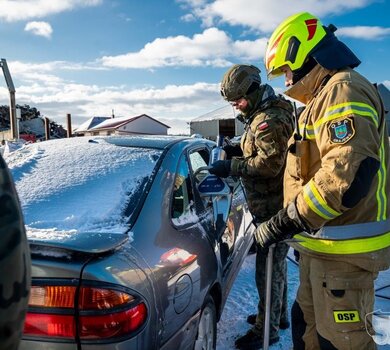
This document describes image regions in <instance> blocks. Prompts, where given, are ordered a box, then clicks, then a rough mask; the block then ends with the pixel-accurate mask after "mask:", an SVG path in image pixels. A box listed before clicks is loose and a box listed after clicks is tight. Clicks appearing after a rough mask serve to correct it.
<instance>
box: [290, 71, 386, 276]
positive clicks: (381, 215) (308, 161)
mask: <svg viewBox="0 0 390 350" xmlns="http://www.w3.org/2000/svg"><path fill="white" fill-rule="evenodd" d="M286 95H288V96H291V97H292V98H294V99H297V100H299V101H301V102H302V103H304V104H306V108H305V109H304V111H303V112H302V113H301V115H300V116H299V133H297V134H298V135H295V139H299V138H300V137H301V138H302V140H300V141H295V140H294V137H293V138H291V139H290V140H289V153H288V156H287V165H286V171H285V179H284V204H285V205H287V203H289V202H291V201H296V205H297V209H298V212H299V214H300V215H301V217H302V218H303V220H304V221H305V223H306V224H307V225H308V226H309V227H310V228H311V229H312V232H311V234H310V235H309V234H306V233H302V234H299V235H296V236H295V238H296V239H298V240H301V242H300V243H298V244H293V246H294V248H295V249H297V250H298V251H301V252H306V253H309V254H311V255H316V256H321V257H325V258H329V259H339V260H341V261H343V260H345V261H348V262H351V259H353V261H354V263H355V264H357V265H359V266H360V267H362V268H365V269H367V270H370V271H378V270H383V269H387V268H388V267H389V262H390V251H389V246H390V218H389V207H390V201H389V200H390V198H389V193H390V187H389V175H390V174H389V166H390V164H389V142H388V135H387V129H386V124H385V116H384V107H383V104H382V102H381V99H380V97H379V95H378V92H377V90H376V88H375V86H374V85H372V84H371V83H370V82H369V81H367V80H366V79H365V78H364V77H362V76H361V75H360V74H359V73H357V72H355V71H354V70H352V69H345V70H340V71H337V72H336V71H329V70H326V69H325V68H323V67H321V66H320V65H317V66H316V67H315V68H314V69H313V70H312V71H311V72H310V73H309V74H308V75H307V76H305V77H304V78H303V79H302V80H301V81H299V82H298V83H296V84H295V85H294V86H293V87H292V88H290V89H289V90H288V91H286Z"/></svg>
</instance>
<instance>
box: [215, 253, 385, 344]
mask: <svg viewBox="0 0 390 350" xmlns="http://www.w3.org/2000/svg"><path fill="white" fill-rule="evenodd" d="M287 266H288V303H289V308H291V305H292V303H293V301H294V300H295V295H296V291H297V288H298V284H299V272H298V266H297V265H295V264H294V263H292V262H291V261H290V260H287ZM254 278H255V255H254V254H253V255H248V257H247V258H246V259H245V262H244V264H243V266H242V268H241V271H240V273H239V275H238V277H237V279H236V281H235V283H234V285H233V288H232V290H231V292H230V295H229V298H228V300H227V302H226V305H225V309H224V311H223V314H222V317H221V320H220V322H219V323H218V336H217V350H232V349H235V347H234V341H235V339H236V338H237V337H238V336H239V335H243V334H245V333H246V332H247V330H249V329H250V327H251V326H250V325H249V324H248V323H247V322H246V317H247V316H248V315H249V314H251V313H255V312H256V310H257V302H258V295H257V290H256V286H255V282H254ZM376 285H377V286H378V285H380V286H384V285H390V270H388V271H386V272H384V273H381V275H380V276H379V278H378V281H377V283H376ZM387 297H390V295H387ZM378 305H380V306H379V307H378ZM378 308H381V310H382V311H383V312H390V300H386V299H381V300H378V299H377V301H376V309H378ZM387 321H389V322H386V324H385V327H386V329H387V331H388V336H387V339H386V338H384V337H382V338H381V340H382V342H384V343H387V344H388V345H381V346H378V350H390V320H389V319H388V320H387ZM386 329H385V330H384V332H386ZM279 335H280V341H279V342H278V343H277V344H274V345H272V346H270V350H276V349H278V350H289V349H292V341H291V328H289V329H286V330H282V331H280V332H279Z"/></svg>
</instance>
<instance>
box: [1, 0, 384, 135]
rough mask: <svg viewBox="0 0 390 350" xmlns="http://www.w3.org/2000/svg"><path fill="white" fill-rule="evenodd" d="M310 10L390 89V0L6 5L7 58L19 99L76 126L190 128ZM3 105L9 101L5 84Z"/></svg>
mask: <svg viewBox="0 0 390 350" xmlns="http://www.w3.org/2000/svg"><path fill="white" fill-rule="evenodd" d="M300 11H309V12H311V13H313V14H315V15H317V16H318V17H320V19H321V20H322V22H323V23H324V24H325V25H328V24H330V23H332V24H334V25H336V26H337V28H338V30H337V32H336V35H337V36H338V37H339V38H340V39H341V40H342V41H344V42H345V43H346V44H347V45H348V46H349V47H350V48H351V49H352V50H353V51H354V52H355V53H356V55H357V56H358V57H359V58H360V59H361V61H362V64H361V65H360V66H359V67H358V69H357V70H358V71H359V72H361V73H362V74H364V75H365V76H366V77H367V78H368V79H369V80H370V81H372V82H377V83H383V84H384V85H386V86H387V87H388V88H390V68H389V67H390V64H389V63H388V62H389V56H390V55H389V54H390V19H389V13H390V2H389V1H386V0H347V1H344V2H340V1H339V0H300V1H291V0H290V1H288V0H278V1H269V0H257V1H254V0H176V1H175V0H172V1H168V0H143V1H140V0H137V1H136V0H1V1H0V35H1V36H0V37H1V52H2V53H1V57H2V58H5V59H7V62H8V66H9V69H10V71H11V75H12V78H13V81H14V84H15V87H16V103H18V104H28V105H30V106H33V107H36V108H37V109H38V110H39V111H40V112H41V114H42V115H44V116H46V117H49V118H50V119H52V120H54V121H56V122H57V123H60V124H64V123H65V116H66V114H67V113H71V114H72V125H73V127H76V126H77V125H79V124H81V123H82V122H83V121H85V120H86V119H88V118H90V117H91V116H94V115H99V116H109V115H111V113H112V110H114V113H115V115H116V116H118V117H119V116H134V115H139V114H142V113H146V114H148V115H150V116H151V117H154V118H156V119H158V120H160V121H162V122H164V123H166V124H168V125H170V126H171V131H170V133H179V132H188V131H189V129H188V127H187V123H188V122H189V121H190V120H191V119H193V118H196V117H198V116H200V115H202V114H204V113H207V112H210V111H212V110H213V109H216V108H219V107H222V106H224V105H226V102H224V101H223V99H222V98H221V96H220V94H219V83H220V81H221V78H222V76H223V74H224V72H225V71H226V70H227V69H228V68H229V67H230V66H231V65H232V64H234V63H250V64H255V65H257V66H258V67H259V68H260V69H261V70H262V79H263V81H264V82H267V83H269V84H270V85H272V86H273V87H274V88H275V89H276V90H277V91H278V92H283V90H284V81H283V78H279V79H276V80H272V81H270V82H268V81H267V80H266V76H265V74H264V64H263V57H264V52H265V47H266V43H267V39H268V38H269V36H270V34H271V33H272V31H273V29H275V28H276V26H277V25H278V24H279V23H280V22H281V21H282V20H283V19H285V18H286V17H287V16H289V15H291V14H293V13H296V12H300ZM0 104H8V91H7V89H6V84H5V81H4V80H3V82H2V84H0Z"/></svg>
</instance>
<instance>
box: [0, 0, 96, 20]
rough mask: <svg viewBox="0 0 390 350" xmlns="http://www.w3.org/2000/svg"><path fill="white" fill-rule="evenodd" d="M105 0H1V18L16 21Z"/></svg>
mask: <svg viewBox="0 0 390 350" xmlns="http://www.w3.org/2000/svg"><path fill="white" fill-rule="evenodd" d="M102 2H103V0H1V1H0V20H1V19H3V20H5V21H7V22H15V21H21V20H29V19H32V18H43V17H46V16H48V15H52V14H56V13H61V12H64V11H70V10H72V9H74V8H77V7H87V6H98V5H100V4H101V3H102Z"/></svg>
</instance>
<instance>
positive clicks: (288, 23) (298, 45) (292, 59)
mask: <svg viewBox="0 0 390 350" xmlns="http://www.w3.org/2000/svg"><path fill="white" fill-rule="evenodd" d="M326 34H327V32H326V30H325V28H324V26H323V25H322V23H321V21H320V20H319V19H318V18H317V17H315V16H313V15H311V14H310V13H308V12H301V13H298V14H296V15H293V16H290V17H288V18H287V19H286V20H285V21H283V22H282V23H281V24H280V25H279V26H278V27H277V28H276V29H275V31H274V32H273V34H272V35H271V38H270V39H269V42H268V45H267V50H266V53H265V67H266V69H267V75H268V78H269V79H271V78H275V77H277V76H280V75H282V73H283V72H282V71H281V69H280V68H281V67H283V66H285V65H288V66H289V67H290V69H291V70H292V71H294V70H298V69H300V68H302V66H303V65H304V63H305V62H306V58H307V57H308V55H309V54H310V52H312V51H313V49H314V48H315V47H317V45H318V44H319V43H320V42H321V41H322V39H323V38H324V37H325V36H326Z"/></svg>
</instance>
